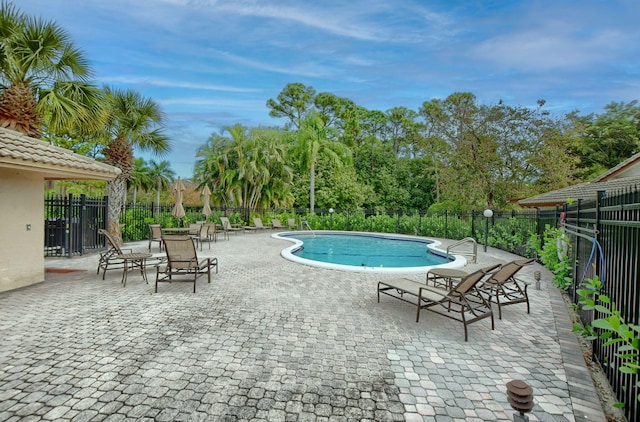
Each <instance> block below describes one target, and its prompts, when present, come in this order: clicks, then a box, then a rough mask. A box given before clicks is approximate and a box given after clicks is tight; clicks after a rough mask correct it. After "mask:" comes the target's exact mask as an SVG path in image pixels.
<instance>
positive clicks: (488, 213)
mask: <svg viewBox="0 0 640 422" xmlns="http://www.w3.org/2000/svg"><path fill="white" fill-rule="evenodd" d="M482 214H483V215H484V251H485V252H486V251H487V243H489V219H490V218H491V217H493V211H491V210H490V209H486V210H484V212H483V213H482Z"/></svg>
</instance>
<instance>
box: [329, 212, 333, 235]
mask: <svg viewBox="0 0 640 422" xmlns="http://www.w3.org/2000/svg"><path fill="white" fill-rule="evenodd" d="M329 230H333V208H329Z"/></svg>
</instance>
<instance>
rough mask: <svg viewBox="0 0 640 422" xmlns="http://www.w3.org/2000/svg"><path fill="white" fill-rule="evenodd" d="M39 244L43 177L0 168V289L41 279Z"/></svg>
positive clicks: (42, 256) (41, 250)
mask: <svg viewBox="0 0 640 422" xmlns="http://www.w3.org/2000/svg"><path fill="white" fill-rule="evenodd" d="M27 225H31V230H27ZM43 247H44V177H43V176H42V175H41V174H36V173H32V172H24V171H20V170H9V169H2V168H0V291H5V290H11V289H15V288H18V287H22V286H28V285H30V284H34V283H39V282H41V281H43V280H44V252H43Z"/></svg>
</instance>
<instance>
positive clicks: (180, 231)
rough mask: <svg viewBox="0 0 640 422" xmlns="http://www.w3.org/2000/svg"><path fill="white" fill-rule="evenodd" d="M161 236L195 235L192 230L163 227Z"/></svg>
mask: <svg viewBox="0 0 640 422" xmlns="http://www.w3.org/2000/svg"><path fill="white" fill-rule="evenodd" d="M161 230H162V234H167V235H171V234H196V233H194V232H193V229H192V228H189V227H163V228H162V229H161Z"/></svg>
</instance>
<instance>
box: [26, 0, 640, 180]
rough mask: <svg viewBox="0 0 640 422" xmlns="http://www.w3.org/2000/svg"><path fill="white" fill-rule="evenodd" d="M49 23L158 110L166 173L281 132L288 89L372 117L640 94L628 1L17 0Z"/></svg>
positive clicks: (591, 101)
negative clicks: (229, 138)
mask: <svg viewBox="0 0 640 422" xmlns="http://www.w3.org/2000/svg"><path fill="white" fill-rule="evenodd" d="M14 4H16V5H17V6H18V7H19V9H20V10H22V11H23V12H26V13H28V14H29V15H34V16H39V17H42V18H44V19H47V20H52V21H55V22H57V23H58V24H59V25H60V26H62V27H63V28H64V29H65V30H66V31H67V32H68V33H69V34H70V36H71V37H72V39H73V40H74V42H75V44H76V45H77V46H78V47H79V48H80V49H81V50H82V51H83V52H84V53H85V55H86V56H87V58H88V59H89V60H90V62H91V65H92V68H93V71H94V79H95V83H96V84H97V85H99V86H102V85H109V86H111V87H114V88H118V89H132V90H135V91H137V92H139V93H140V94H142V95H143V96H145V97H147V98H151V99H153V100H154V101H156V102H157V103H158V104H160V106H161V109H162V110H163V112H164V114H165V133H166V135H167V136H168V137H169V139H170V140H171V144H172V150H171V152H170V153H168V154H167V155H165V156H161V157H157V156H153V155H150V154H148V153H140V152H136V156H142V157H144V158H145V159H154V160H156V161H161V160H168V161H169V162H170V163H171V167H172V169H173V170H174V171H175V172H176V174H177V175H179V176H181V177H184V178H191V177H192V176H193V164H194V162H195V154H196V151H197V150H198V148H199V147H200V146H202V145H204V144H205V143H206V141H207V139H208V138H209V136H210V135H211V134H214V133H215V134H219V133H221V132H222V131H223V130H224V128H225V127H228V126H231V125H234V124H236V123H240V124H242V125H245V126H247V127H255V126H284V124H285V121H284V120H283V119H276V118H272V117H270V116H269V109H268V108H267V107H266V102H267V100H268V99H270V98H273V99H276V97H277V96H278V94H279V93H280V92H281V91H282V90H283V88H284V87H285V86H286V85H287V84H288V83H294V82H299V83H302V84H304V85H306V86H311V87H313V88H314V89H315V90H316V91H317V92H318V93H319V92H330V93H332V94H334V95H337V96H339V97H345V98H349V99H351V100H353V101H354V102H355V103H356V104H357V105H359V106H362V107H365V108H367V109H370V110H381V111H386V110H388V109H390V108H393V107H401V106H402V107H407V108H409V109H412V110H415V111H418V110H419V108H420V106H421V105H422V103H424V102H425V101H430V100H432V99H434V98H440V99H444V98H446V97H447V96H449V95H450V94H452V93H454V92H471V93H473V94H474V95H475V96H476V98H477V99H478V102H479V103H481V104H495V103H496V102H498V101H500V100H503V101H504V102H505V103H506V104H508V105H511V106H525V107H535V105H536V102H537V100H539V99H544V100H546V105H545V108H546V109H547V110H548V111H550V112H551V113H554V114H557V115H564V114H565V113H568V112H572V111H576V110H577V111H578V112H579V113H580V114H589V113H602V112H603V111H604V108H603V107H604V106H605V105H607V104H609V103H611V102H614V101H615V102H629V101H633V100H636V99H638V98H640V92H639V90H640V25H639V24H638V21H639V19H640V2H639V1H637V0H580V1H578V0H547V1H518V0H505V1H500V0H491V1H483V0H475V1H458V0H438V1H431V0H424V1H420V0H347V1H345V0H329V1H325V0H109V1H105V0H14Z"/></svg>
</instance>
